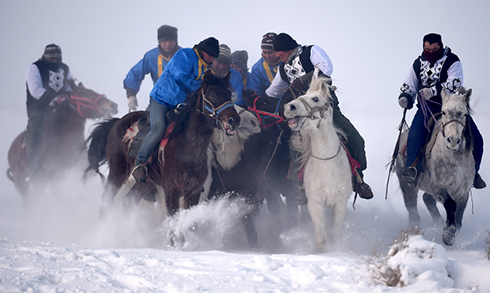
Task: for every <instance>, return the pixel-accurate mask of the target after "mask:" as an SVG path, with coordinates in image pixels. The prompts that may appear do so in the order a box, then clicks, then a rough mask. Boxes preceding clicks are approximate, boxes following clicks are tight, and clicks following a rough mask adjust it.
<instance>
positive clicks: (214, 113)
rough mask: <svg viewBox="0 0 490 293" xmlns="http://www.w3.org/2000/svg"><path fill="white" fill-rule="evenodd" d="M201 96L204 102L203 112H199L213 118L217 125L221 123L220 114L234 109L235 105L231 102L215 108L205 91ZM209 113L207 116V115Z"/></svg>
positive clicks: (202, 91) (202, 90)
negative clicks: (230, 108) (231, 108)
mask: <svg viewBox="0 0 490 293" xmlns="http://www.w3.org/2000/svg"><path fill="white" fill-rule="evenodd" d="M201 96H202V100H203V104H202V111H199V110H198V111H199V112H200V113H201V114H203V115H207V116H209V117H211V118H214V119H215V121H216V123H218V122H221V123H222V121H221V119H220V118H219V114H220V113H221V112H223V111H224V110H225V109H227V108H229V107H233V103H232V102H231V101H225V102H224V103H223V104H221V105H219V106H218V107H215V106H214V105H213V103H211V101H209V100H208V99H207V98H206V94H205V93H204V89H201ZM206 113H207V114H206Z"/></svg>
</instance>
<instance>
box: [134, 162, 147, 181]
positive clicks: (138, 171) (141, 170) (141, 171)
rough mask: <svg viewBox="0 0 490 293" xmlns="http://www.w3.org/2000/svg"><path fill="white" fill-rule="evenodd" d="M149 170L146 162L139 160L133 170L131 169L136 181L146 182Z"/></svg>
mask: <svg viewBox="0 0 490 293" xmlns="http://www.w3.org/2000/svg"><path fill="white" fill-rule="evenodd" d="M147 172H148V170H147V169H146V165H145V162H142V161H137V162H136V165H135V166H134V168H133V171H131V175H133V177H134V179H136V182H141V183H145V182H146V173H147Z"/></svg>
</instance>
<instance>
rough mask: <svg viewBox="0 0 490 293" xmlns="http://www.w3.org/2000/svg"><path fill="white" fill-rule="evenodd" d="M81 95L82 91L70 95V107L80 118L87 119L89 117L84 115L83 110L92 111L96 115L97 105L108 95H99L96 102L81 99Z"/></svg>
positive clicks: (85, 98)
mask: <svg viewBox="0 0 490 293" xmlns="http://www.w3.org/2000/svg"><path fill="white" fill-rule="evenodd" d="M79 94H80V89H79V90H78V91H77V93H75V94H72V95H70V106H71V107H72V108H73V109H74V110H76V111H77V113H78V115H80V117H82V118H85V119H87V118H89V117H86V116H85V115H84V114H83V113H82V109H91V110H92V113H95V111H96V110H97V103H98V102H99V100H100V99H101V98H105V97H106V95H104V94H102V95H98V96H97V98H96V99H95V100H91V99H89V98H87V97H80V96H79ZM94 116H95V115H94Z"/></svg>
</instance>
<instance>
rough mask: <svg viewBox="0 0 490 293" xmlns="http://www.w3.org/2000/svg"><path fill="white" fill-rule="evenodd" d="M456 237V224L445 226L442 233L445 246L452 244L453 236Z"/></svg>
mask: <svg viewBox="0 0 490 293" xmlns="http://www.w3.org/2000/svg"><path fill="white" fill-rule="evenodd" d="M455 237H456V226H449V227H445V228H444V231H443V233H442V242H444V244H446V245H447V246H452V245H453V244H454V238H455Z"/></svg>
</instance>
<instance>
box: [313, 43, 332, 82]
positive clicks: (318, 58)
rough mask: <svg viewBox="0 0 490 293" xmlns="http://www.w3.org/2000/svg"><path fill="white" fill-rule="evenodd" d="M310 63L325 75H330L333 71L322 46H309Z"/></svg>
mask: <svg viewBox="0 0 490 293" xmlns="http://www.w3.org/2000/svg"><path fill="white" fill-rule="evenodd" d="M310 61H311V64H313V66H314V67H315V68H318V69H320V70H321V71H322V73H323V74H324V75H326V76H332V73H333V64H332V61H331V60H330V58H329V57H328V55H327V53H326V52H325V51H323V49H322V48H320V47H318V46H313V47H311V54H310Z"/></svg>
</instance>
